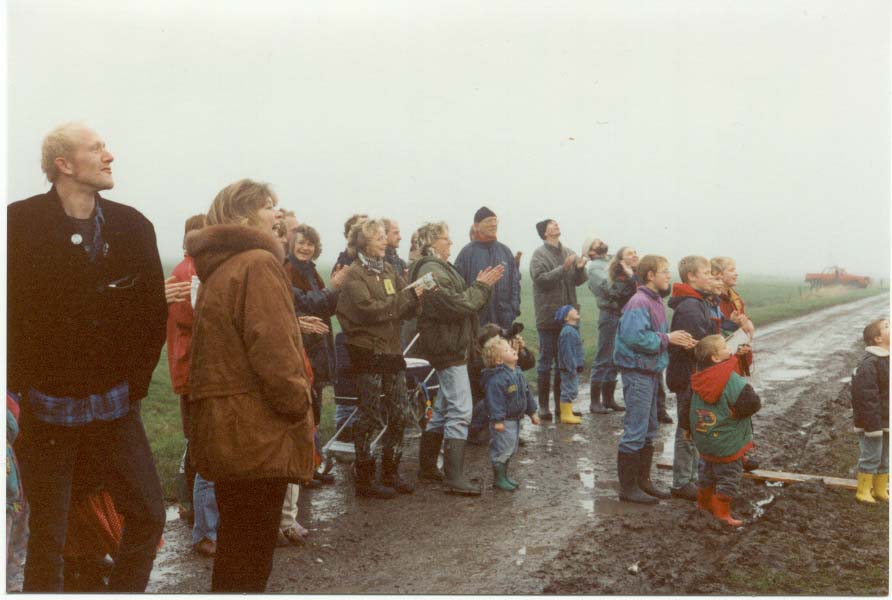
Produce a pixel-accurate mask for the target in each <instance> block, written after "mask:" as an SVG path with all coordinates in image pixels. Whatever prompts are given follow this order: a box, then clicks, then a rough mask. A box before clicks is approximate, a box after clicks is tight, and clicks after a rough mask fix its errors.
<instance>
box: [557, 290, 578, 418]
mask: <svg viewBox="0 0 892 600" xmlns="http://www.w3.org/2000/svg"><path fill="white" fill-rule="evenodd" d="M554 320H555V321H557V322H558V323H561V324H562V326H561V333H560V335H559V336H558V357H557V358H558V360H557V363H558V369H559V372H560V375H561V377H560V379H561V390H560V394H561V402H560V405H561V423H568V424H570V425H579V424H580V423H582V419H581V418H579V417H578V416H576V415H574V414H573V402H574V401H575V400H576V398H577V397H579V374H580V373H582V371H583V370H584V369H585V354H584V353H583V351H582V336H581V335H579V311H578V310H576V307H575V306H573V305H572V304H565V305H564V306H562V307H560V308H559V309H557V312H555V313H554Z"/></svg>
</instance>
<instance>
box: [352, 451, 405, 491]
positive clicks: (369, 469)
mask: <svg viewBox="0 0 892 600" xmlns="http://www.w3.org/2000/svg"><path fill="white" fill-rule="evenodd" d="M353 487H354V490H355V492H356V495H357V496H365V497H367V498H382V499H384V500H390V499H391V498H396V490H395V489H393V488H392V487H387V486H384V485H380V484H378V483H377V482H376V481H375V459H374V458H368V459H364V460H363V459H358V458H357V459H356V461H355V462H354V463H353Z"/></svg>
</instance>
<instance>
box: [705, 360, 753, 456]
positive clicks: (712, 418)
mask: <svg viewBox="0 0 892 600" xmlns="http://www.w3.org/2000/svg"><path fill="white" fill-rule="evenodd" d="M740 373H741V367H740V366H739V365H738V361H737V357H736V356H732V357H731V358H729V359H728V360H726V361H724V362H721V363H718V364H716V365H714V366H712V367H709V368H707V369H704V370H702V371H697V372H696V373H694V374H693V375H692V376H691V390H692V391H693V396H692V397H691V417H690V418H691V435H692V436H693V438H694V444H695V445H696V446H697V450H699V451H700V456H701V458H703V460H706V461H709V462H719V463H729V462H733V461H735V460H737V459H739V458H741V457H743V455H744V454H746V452H747V451H748V450H749V449H750V448H752V447H753V423H752V419H751V417H752V415H754V414H755V413H756V412H757V411H758V410H759V408H761V401H760V400H759V396H758V395H756V392H755V391H754V390H753V388H752V387H751V386H750V385H749V384H748V383H747V382H746V379H744V378H743V377H742V376H741V374H740Z"/></svg>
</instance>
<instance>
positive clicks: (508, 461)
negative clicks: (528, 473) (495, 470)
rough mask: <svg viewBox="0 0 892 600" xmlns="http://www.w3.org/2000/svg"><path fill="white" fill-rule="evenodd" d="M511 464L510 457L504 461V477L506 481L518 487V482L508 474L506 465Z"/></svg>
mask: <svg viewBox="0 0 892 600" xmlns="http://www.w3.org/2000/svg"><path fill="white" fill-rule="evenodd" d="M510 465H511V459H508V460H506V461H505V479H507V480H508V483H510V484H511V485H513V486H514V487H515V488H519V487H520V482H519V481H517V480H516V479H514V478H513V477H511V476H510V475H508V467H509V466H510Z"/></svg>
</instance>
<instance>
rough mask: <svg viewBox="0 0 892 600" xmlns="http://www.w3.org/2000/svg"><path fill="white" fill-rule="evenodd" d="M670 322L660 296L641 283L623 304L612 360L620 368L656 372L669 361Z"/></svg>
mask: <svg viewBox="0 0 892 600" xmlns="http://www.w3.org/2000/svg"><path fill="white" fill-rule="evenodd" d="M668 348H669V324H668V323H667V322H666V307H665V306H664V305H663V300H662V298H660V296H659V295H658V294H657V293H656V292H654V291H653V290H651V289H650V288H648V287H646V286H641V287H639V288H638V291H637V292H635V295H634V296H632V298H631V299H630V300H629V301H628V302H627V303H626V305H625V306H624V307H623V314H622V316H621V317H620V319H619V327H618V328H617V330H616V344H615V346H614V350H613V362H614V363H615V364H616V366H617V367H619V368H620V369H637V370H639V371H648V372H651V373H659V372H660V371H662V370H663V369H665V368H666V365H668V364H669V352H668Z"/></svg>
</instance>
